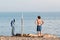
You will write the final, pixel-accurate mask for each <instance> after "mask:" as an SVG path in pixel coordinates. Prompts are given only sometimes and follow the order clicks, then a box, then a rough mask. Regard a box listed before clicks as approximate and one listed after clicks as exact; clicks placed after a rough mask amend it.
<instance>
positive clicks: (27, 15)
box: [0, 12, 60, 37]
mask: <svg viewBox="0 0 60 40" xmlns="http://www.w3.org/2000/svg"><path fill="white" fill-rule="evenodd" d="M21 15H22V12H0V36H1V35H3V36H11V29H12V28H11V25H10V22H11V20H12V19H13V18H15V20H16V22H15V34H16V33H21ZM23 15H24V33H26V34H28V33H32V34H36V33H37V32H36V24H35V20H36V18H37V16H38V15H40V16H41V17H42V19H43V20H44V24H43V25H42V33H43V34H46V33H47V34H53V35H56V36H59V37H60V13H59V12H23Z"/></svg>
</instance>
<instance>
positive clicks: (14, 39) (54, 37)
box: [0, 34, 60, 40]
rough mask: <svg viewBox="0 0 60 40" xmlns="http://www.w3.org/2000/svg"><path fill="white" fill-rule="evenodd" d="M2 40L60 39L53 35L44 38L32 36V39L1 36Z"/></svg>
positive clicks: (0, 39) (46, 35)
mask: <svg viewBox="0 0 60 40" xmlns="http://www.w3.org/2000/svg"><path fill="white" fill-rule="evenodd" d="M30 35H31V34H30ZM0 40H60V38H59V37H56V36H53V35H49V34H45V35H44V36H43V37H38V36H32V35H31V36H30V37H24V36H23V37H20V36H12V37H11V36H0Z"/></svg>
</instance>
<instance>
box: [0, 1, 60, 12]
mask: <svg viewBox="0 0 60 40" xmlns="http://www.w3.org/2000/svg"><path fill="white" fill-rule="evenodd" d="M21 11H24V12H60V0H0V12H21Z"/></svg>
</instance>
